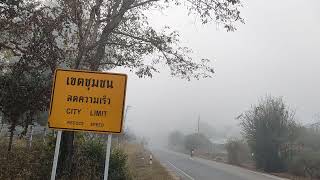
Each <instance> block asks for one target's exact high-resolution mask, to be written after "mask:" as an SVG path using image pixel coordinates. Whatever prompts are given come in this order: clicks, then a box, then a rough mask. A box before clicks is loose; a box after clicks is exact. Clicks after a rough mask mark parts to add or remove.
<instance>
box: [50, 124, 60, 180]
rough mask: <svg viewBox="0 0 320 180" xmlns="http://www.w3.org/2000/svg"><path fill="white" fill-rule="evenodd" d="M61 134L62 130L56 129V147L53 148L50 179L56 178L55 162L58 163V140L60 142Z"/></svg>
mask: <svg viewBox="0 0 320 180" xmlns="http://www.w3.org/2000/svg"><path fill="white" fill-rule="evenodd" d="M61 134H62V131H61V130H59V131H58V135H57V141H56V148H55V150H54V158H53V165H52V171H51V180H55V179H56V171H57V164H58V157H59V150H60V142H61Z"/></svg>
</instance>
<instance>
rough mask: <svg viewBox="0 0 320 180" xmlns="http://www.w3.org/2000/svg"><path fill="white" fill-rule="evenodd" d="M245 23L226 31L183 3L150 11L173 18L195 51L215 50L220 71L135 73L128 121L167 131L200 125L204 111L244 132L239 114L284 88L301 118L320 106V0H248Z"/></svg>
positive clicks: (161, 20)
mask: <svg viewBox="0 0 320 180" xmlns="http://www.w3.org/2000/svg"><path fill="white" fill-rule="evenodd" d="M243 5H244V7H243V8H242V11H241V14H242V16H243V17H244V19H245V22H246V23H245V24H240V25H239V26H238V30H237V31H236V32H226V31H225V30H224V29H223V28H221V27H218V26H217V25H216V24H214V23H211V24H206V25H202V24H201V23H200V22H199V21H198V20H197V19H196V18H194V17H191V16H188V15H187V13H186V11H184V10H183V9H177V8H174V9H168V10H166V11H164V12H162V13H160V12H152V13H150V22H151V24H152V25H153V26H154V27H156V28H160V27H163V26H165V25H169V26H170V27H171V28H172V29H174V30H177V31H179V32H180V34H181V40H182V45H184V46H188V47H190V48H191V49H193V51H194V57H195V58H209V59H211V60H212V62H211V65H212V66H213V67H214V69H215V71H216V73H215V74H214V76H213V78H208V79H202V80H193V81H190V82H188V81H186V80H181V79H178V78H172V77H171V76H170V75H169V73H168V72H167V71H166V70H163V71H162V72H161V73H160V74H156V75H155V76H154V77H153V78H152V79H150V78H144V79H139V78H137V77H136V76H134V75H132V74H129V77H128V85H127V86H128V88H127V99H126V104H127V105H130V106H131V108H130V109H129V110H128V114H127V120H126V125H127V126H129V128H130V129H131V130H132V131H134V132H135V133H136V134H137V135H139V136H146V137H149V138H151V139H153V138H154V139H155V138H158V139H159V138H160V139H161V138H162V139H166V138H167V134H168V132H170V131H173V130H176V129H177V130H180V131H182V132H184V133H191V132H195V131H196V125H197V119H198V116H200V121H203V122H207V123H209V124H210V125H212V126H213V127H214V128H216V129H225V130H226V131H228V133H229V134H230V136H232V135H237V134H238V133H237V132H238V131H239V128H238V124H239V122H238V121H237V120H235V117H237V116H238V115H240V114H241V113H243V112H244V111H246V110H249V109H250V107H251V105H252V104H257V103H258V101H259V99H261V98H262V97H264V96H266V95H272V96H281V97H283V99H284V101H285V102H286V103H287V104H288V105H289V106H290V108H291V109H292V110H295V111H296V119H297V121H299V122H300V123H302V124H308V123H312V122H315V121H316V118H315V114H319V113H320V109H319V107H320V81H319V78H320V71H319V70H320V61H319V57H320V49H319V47H320V46H319V45H320V35H319V33H320V9H319V8H320V1H319V0H281V1H279V0H270V1H262V0H247V1H243Z"/></svg>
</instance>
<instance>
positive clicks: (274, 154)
mask: <svg viewBox="0 0 320 180" xmlns="http://www.w3.org/2000/svg"><path fill="white" fill-rule="evenodd" d="M238 119H240V120H241V122H240V125H241V127H242V133H243V135H244V136H245V138H246V140H247V142H248V145H249V147H250V149H251V151H252V152H253V153H254V159H255V162H256V167H257V168H259V169H260V168H261V169H263V170H265V171H267V172H277V171H282V170H284V168H285V166H284V165H285V164H284V159H283V158H281V157H280V155H279V150H280V146H281V145H282V144H284V143H287V142H293V141H294V139H296V136H297V134H296V131H295V130H296V123H295V121H294V114H293V113H292V112H290V110H289V109H288V107H287V105H286V104H285V103H284V102H283V100H282V98H275V97H271V96H268V97H266V98H265V99H263V100H262V101H261V102H260V103H259V104H258V105H256V106H253V107H252V109H251V110H249V111H246V112H245V113H243V114H242V115H240V116H239V117H238Z"/></svg>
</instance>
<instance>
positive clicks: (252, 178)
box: [151, 148, 284, 180]
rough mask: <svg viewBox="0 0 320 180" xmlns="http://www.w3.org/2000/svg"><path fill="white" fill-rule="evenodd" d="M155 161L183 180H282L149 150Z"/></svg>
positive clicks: (174, 153)
mask: <svg viewBox="0 0 320 180" xmlns="http://www.w3.org/2000/svg"><path fill="white" fill-rule="evenodd" d="M151 151H152V152H153V154H154V156H155V158H156V159H158V160H159V161H160V162H161V163H162V164H163V165H164V166H166V167H167V168H168V169H170V170H171V171H172V172H174V173H176V174H177V175H178V176H179V177H180V178H181V179H183V180H284V178H279V177H276V176H272V175H268V174H263V173H259V172H254V171H250V170H247V169H244V168H241V167H237V166H232V165H228V164H224V163H218V162H215V161H209V160H205V159H201V158H191V157H190V156H188V155H185V154H181V153H176V152H172V151H168V150H165V149H157V148H151Z"/></svg>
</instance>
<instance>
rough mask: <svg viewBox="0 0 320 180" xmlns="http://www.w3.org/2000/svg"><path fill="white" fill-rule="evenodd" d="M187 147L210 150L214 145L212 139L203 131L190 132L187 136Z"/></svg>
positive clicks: (188, 148) (189, 148)
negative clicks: (202, 132)
mask: <svg viewBox="0 0 320 180" xmlns="http://www.w3.org/2000/svg"><path fill="white" fill-rule="evenodd" d="M184 145H185V148H186V149H187V150H189V151H191V150H197V149H198V150H199V149H203V150H205V151H208V150H209V149H210V148H211V147H212V143H211V141H210V140H209V139H208V138H207V137H206V136H204V135H203V134H201V133H194V134H189V135H187V136H186V137H185V143H184Z"/></svg>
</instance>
